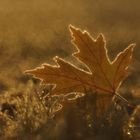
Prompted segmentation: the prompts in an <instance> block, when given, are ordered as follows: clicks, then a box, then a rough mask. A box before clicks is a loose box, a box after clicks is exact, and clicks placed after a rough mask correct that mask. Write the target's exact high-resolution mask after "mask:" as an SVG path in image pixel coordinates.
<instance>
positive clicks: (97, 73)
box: [26, 25, 135, 110]
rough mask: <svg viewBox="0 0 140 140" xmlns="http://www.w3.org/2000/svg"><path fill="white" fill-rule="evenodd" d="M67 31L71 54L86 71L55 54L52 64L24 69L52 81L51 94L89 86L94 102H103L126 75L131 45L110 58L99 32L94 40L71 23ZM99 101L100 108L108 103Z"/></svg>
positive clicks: (44, 79) (46, 80) (44, 81)
mask: <svg viewBox="0 0 140 140" xmlns="http://www.w3.org/2000/svg"><path fill="white" fill-rule="evenodd" d="M70 32H71V36H72V42H73V44H74V45H75V47H76V49H77V51H76V52H74V53H73V54H72V55H73V56H74V57H75V58H76V59H77V60H78V61H81V62H83V63H84V64H85V65H86V66H87V67H88V69H89V71H84V70H82V69H80V68H77V67H76V66H74V65H73V64H71V63H69V62H66V61H65V60H64V59H62V58H59V57H55V58H54V61H55V62H56V65H55V66H52V65H49V64H43V65H42V67H38V68H36V69H33V70H28V71H26V73H28V74H32V75H34V76H35V77H36V78H39V79H41V80H42V82H43V83H46V84H54V85H55V87H54V89H53V92H52V94H66V93H69V92H85V91H89V90H92V91H96V92H97V93H98V96H99V97H100V98H99V100H98V104H101V102H106V103H107V101H109V100H111V98H112V96H113V95H114V94H115V93H116V91H117V89H118V88H119V86H120V85H121V82H122V81H123V80H124V79H125V78H126V76H127V71H128V65H129V64H130V61H131V59H132V52H133V49H134V46H135V45H134V44H131V45H129V46H128V47H127V48H126V49H125V50H123V51H122V52H120V53H119V54H118V55H117V56H116V58H115V59H114V61H112V62H111V61H110V59H109V57H108V54H107V49H106V42H105V39H104V36H103V35H102V34H100V35H99V36H98V37H97V39H96V40H95V39H94V38H93V37H91V35H90V34H89V33H88V32H87V31H83V32H82V31H81V30H80V29H78V28H75V27H74V26H71V25H70ZM109 102H110V101H109ZM102 105H103V108H104V109H103V110H105V108H107V107H106V106H108V104H106V105H104V104H102Z"/></svg>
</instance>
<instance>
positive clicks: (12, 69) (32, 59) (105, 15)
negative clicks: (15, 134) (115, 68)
mask: <svg viewBox="0 0 140 140" xmlns="http://www.w3.org/2000/svg"><path fill="white" fill-rule="evenodd" d="M69 24H72V25H74V26H76V27H79V28H81V29H83V30H87V31H89V32H90V33H91V35H93V37H95V38H96V37H97V35H98V34H99V33H103V34H104V35H105V37H106V40H107V48H108V49H109V56H110V57H111V58H114V57H115V56H116V54H117V53H118V52H119V51H121V50H122V49H124V48H125V47H127V46H128V45H129V44H130V43H136V44H137V47H136V49H135V54H134V63H136V66H135V67H133V69H135V70H136V71H139V66H140V63H139V60H140V57H139V55H140V51H139V43H140V41H139V36H140V32H139V29H140V26H139V24H140V9H139V1H138V0H134V1H133V2H132V1H131V0H123V1H121V0H114V1H112V0H107V1H103V0H88V1H87V0H71V1H66V0H55V1H51V0H39V1H38V0H28V1H27V0H24V1H23V0H13V1H11V0H5V1H2V0H1V1H0V90H5V89H8V88H10V87H14V86H17V85H16V84H17V83H19V82H18V80H23V77H22V76H23V72H24V71H25V70H27V69H32V68H35V67H37V66H40V65H41V64H42V63H45V62H49V63H53V61H52V58H53V57H54V56H55V55H58V56H61V57H63V58H65V57H68V56H70V55H71V53H72V52H73V51H74V47H73V45H72V44H71V42H70V40H71V38H70V33H69V30H68V25H69ZM134 63H133V65H134ZM137 78H138V77H137ZM135 80H136V79H135ZM137 83H138V82H137Z"/></svg>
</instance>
